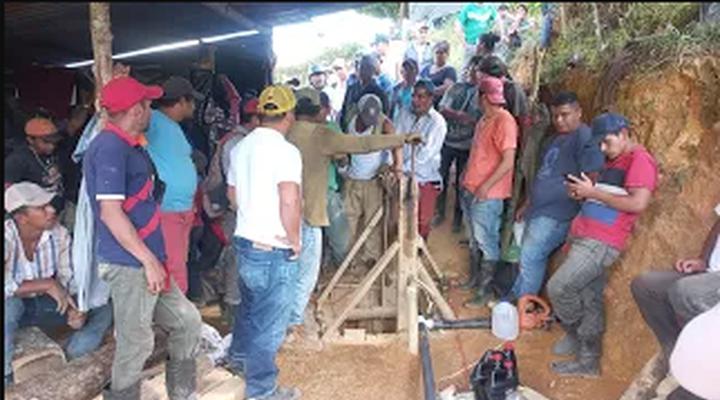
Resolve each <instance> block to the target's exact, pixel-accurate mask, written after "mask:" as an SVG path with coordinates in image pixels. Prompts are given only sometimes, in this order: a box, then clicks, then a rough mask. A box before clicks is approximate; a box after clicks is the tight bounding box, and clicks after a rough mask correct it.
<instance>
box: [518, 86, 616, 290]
mask: <svg viewBox="0 0 720 400" xmlns="http://www.w3.org/2000/svg"><path fill="white" fill-rule="evenodd" d="M551 110H552V121H553V127H554V128H555V133H556V134H555V135H554V137H553V138H552V139H551V141H550V142H549V144H548V145H547V147H546V148H545V150H544V152H543V153H542V154H543V155H542V164H541V165H540V168H539V169H538V172H537V174H536V176H535V180H534V182H533V186H532V190H531V192H530V196H529V197H528V200H527V203H526V204H524V205H522V206H521V207H520V208H519V209H518V211H517V213H516V215H515V217H516V220H523V219H524V220H525V231H524V233H523V237H522V243H521V248H520V273H519V274H518V276H517V278H516V279H515V284H514V285H513V286H512V289H511V290H510V293H508V294H507V296H506V297H508V298H510V299H514V300H516V299H519V298H520V297H522V296H524V295H526V294H533V295H537V294H538V293H539V292H540V289H541V288H542V283H543V280H544V279H545V270H546V268H547V263H548V259H549V258H550V255H551V254H552V253H553V251H554V250H555V249H557V248H558V247H560V246H561V245H562V244H563V243H564V242H565V238H566V237H567V233H568V229H569V228H570V222H571V221H572V219H573V218H575V216H576V215H577V213H578V211H579V210H580V203H579V202H578V200H576V199H574V198H572V197H571V196H570V194H569V193H568V191H567V189H566V184H567V182H572V181H571V175H576V176H580V175H581V173H583V172H585V173H590V172H597V171H599V170H600V168H602V166H603V162H604V161H605V157H604V156H603V153H602V152H601V151H600V146H599V145H598V143H597V142H596V141H593V140H591V136H592V133H591V131H590V127H588V126H587V125H586V124H584V123H583V122H582V108H581V107H580V104H579V102H578V98H577V95H576V94H575V93H572V92H560V93H558V94H557V95H556V96H555V98H554V99H553V102H552V108H551Z"/></svg>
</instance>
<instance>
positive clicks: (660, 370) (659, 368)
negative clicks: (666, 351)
mask: <svg viewBox="0 0 720 400" xmlns="http://www.w3.org/2000/svg"><path fill="white" fill-rule="evenodd" d="M667 372H668V371H667V365H666V364H665V362H664V361H663V357H662V355H661V353H656V354H655V355H654V356H653V357H652V358H651V359H650V360H649V361H648V362H647V363H646V364H645V366H644V367H643V369H642V370H640V373H638V374H637V376H636V377H635V379H633V381H632V383H630V386H628V388H627V389H626V390H625V392H624V393H623V395H622V396H621V397H620V400H648V399H651V398H653V397H654V395H655V389H656V388H657V386H658V385H659V384H660V381H662V380H663V379H664V378H665V376H666V375H667Z"/></svg>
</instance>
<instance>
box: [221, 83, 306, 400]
mask: <svg viewBox="0 0 720 400" xmlns="http://www.w3.org/2000/svg"><path fill="white" fill-rule="evenodd" d="M295 104H296V100H295V95H294V94H293V92H292V90H291V89H290V88H289V87H286V86H279V85H277V86H275V85H274V86H269V87H267V88H265V90H263V92H262V93H261V94H260V99H259V103H258V114H259V115H260V126H259V127H257V128H255V129H254V130H253V131H252V132H250V134H249V135H248V136H246V137H245V139H243V140H242V141H240V143H238V144H237V145H236V146H235V147H234V148H233V150H232V152H231V153H230V170H229V171H228V177H227V180H228V198H229V199H230V204H231V206H232V208H233V209H235V210H236V211H237V223H236V227H235V235H234V238H233V244H234V246H235V251H236V252H237V259H238V275H239V279H238V284H239V286H240V296H241V301H240V305H239V306H238V307H237V311H236V313H235V318H234V325H233V340H232V343H231V345H230V350H229V357H228V358H229V364H230V370H231V371H232V372H234V373H236V374H239V375H243V376H244V377H245V384H246V387H245V396H246V399H265V400H279V399H283V400H290V399H297V398H299V397H300V392H299V390H297V389H295V388H284V387H278V386H277V375H278V368H277V365H276V364H275V356H276V354H277V351H278V349H279V348H280V345H281V344H282V342H283V340H284V338H285V332H286V330H287V325H288V320H289V313H290V304H291V303H290V302H289V301H288V298H289V296H290V294H291V289H292V284H293V282H294V280H295V279H296V272H297V268H298V263H297V258H298V255H299V253H300V221H301V215H302V195H301V191H300V184H301V177H302V161H301V156H300V151H299V150H298V149H297V148H296V147H295V146H294V145H292V144H291V143H290V142H288V141H287V140H286V136H287V134H288V132H289V131H290V127H291V126H292V124H293V123H294V122H295V114H294V111H293V110H294V109H295Z"/></svg>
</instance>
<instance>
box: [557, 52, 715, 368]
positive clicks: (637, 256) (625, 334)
mask: <svg viewBox="0 0 720 400" xmlns="http://www.w3.org/2000/svg"><path fill="white" fill-rule="evenodd" d="M719 60H720V58H718V57H704V58H698V59H693V60H689V61H687V62H685V63H684V64H683V65H681V66H677V65H672V66H668V67H666V68H664V69H662V70H659V71H657V72H654V73H651V74H642V73H638V72H635V73H633V74H631V75H629V76H628V77H626V78H625V79H623V81H622V82H621V83H620V85H619V88H618V90H617V93H616V99H615V105H616V106H617V109H618V111H619V112H621V113H623V114H624V115H626V116H627V117H628V118H629V119H630V120H631V122H632V124H633V132H634V134H635V135H636V137H637V139H638V141H639V142H640V143H642V144H643V145H644V146H645V147H647V148H648V150H650V152H651V153H652V154H654V155H655V157H656V159H657V160H658V163H659V166H660V173H661V177H660V186H659V189H658V190H657V192H656V193H655V195H654V198H653V201H652V203H651V206H650V208H649V209H648V210H647V211H646V212H645V213H644V214H643V215H642V217H641V218H640V220H639V222H638V224H637V226H636V228H635V232H634V234H633V238H632V239H631V242H630V245H629V248H628V250H627V251H626V252H625V254H624V255H623V256H622V258H621V259H620V261H619V262H618V263H617V264H616V265H615V266H614V267H613V269H614V271H613V273H612V275H611V278H610V282H609V285H608V289H607V291H606V294H605V295H606V304H607V321H608V323H607V334H606V335H605V343H604V345H605V346H604V348H605V350H604V358H603V371H604V372H603V373H604V374H608V375H612V376H613V377H614V378H617V379H623V380H627V381H628V382H629V381H630V380H631V379H632V377H633V376H634V374H635V373H637V371H639V370H640V368H641V367H642V365H643V364H644V363H645V362H646V361H647V360H648V359H649V358H650V356H651V355H652V354H653V353H654V352H655V351H657V349H658V346H657V343H656V342H655V340H654V337H653V335H652V333H651V332H650V331H649V329H648V328H647V327H646V326H645V324H644V323H643V320H642V318H641V316H640V314H639V312H638V311H637V308H636V306H635V304H634V301H633V299H632V295H631V293H630V281H631V280H632V278H633V277H635V276H636V275H638V274H640V273H641V272H643V271H646V270H650V269H668V268H670V266H671V264H672V263H673V262H674V261H675V260H676V259H677V258H678V257H687V256H695V255H697V254H698V253H699V251H700V248H701V246H702V242H703V241H704V239H705V236H706V234H707V232H708V230H709V229H710V226H711V224H712V223H713V221H714V218H715V217H714V216H713V211H712V210H713V208H714V206H715V205H716V204H717V203H718V202H720V175H719V174H718V171H719V170H720V62H719ZM598 76H599V75H597V74H591V73H587V72H583V71H572V72H570V73H568V74H566V76H565V77H564V79H563V81H562V83H561V84H559V85H557V87H562V88H563V89H565V90H573V91H576V92H577V93H578V97H579V98H580V101H581V103H582V105H583V108H584V110H585V120H586V121H590V120H591V118H592V117H594V116H595V115H596V114H595V113H596V112H597V111H596V110H592V103H593V99H594V97H595V90H596V88H597V87H598V85H601V84H602V82H599V81H598ZM588 110H591V111H588ZM714 125H715V129H713V126H714Z"/></svg>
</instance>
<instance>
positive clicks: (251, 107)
mask: <svg viewBox="0 0 720 400" xmlns="http://www.w3.org/2000/svg"><path fill="white" fill-rule="evenodd" d="M258 103H259V101H258V99H257V98H252V99H250V100H248V101H247V102H246V103H245V105H244V106H243V113H244V114H245V115H254V114H257V113H258Z"/></svg>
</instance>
